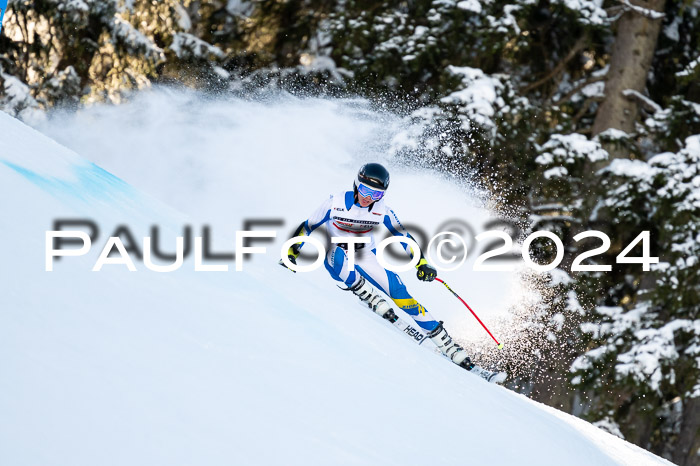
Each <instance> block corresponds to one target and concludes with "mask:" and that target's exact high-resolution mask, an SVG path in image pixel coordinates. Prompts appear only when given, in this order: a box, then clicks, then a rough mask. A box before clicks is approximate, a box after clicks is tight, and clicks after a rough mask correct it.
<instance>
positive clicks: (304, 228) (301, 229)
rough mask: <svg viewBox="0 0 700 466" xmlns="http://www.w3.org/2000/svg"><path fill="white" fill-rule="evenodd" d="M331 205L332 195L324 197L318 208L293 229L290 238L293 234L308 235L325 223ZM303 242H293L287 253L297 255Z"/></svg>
mask: <svg viewBox="0 0 700 466" xmlns="http://www.w3.org/2000/svg"><path fill="white" fill-rule="evenodd" d="M332 205H333V196H330V197H329V198H328V199H326V200H325V201H324V202H323V204H321V205H320V206H319V207H318V209H316V210H315V211H314V213H312V214H311V216H310V217H309V218H308V219H306V220H304V221H303V222H301V224H300V225H299V226H298V227H297V229H296V230H294V234H293V235H292V238H293V237H295V236H309V235H310V234H311V233H312V232H313V231H314V230H315V229H316V228H318V227H320V226H321V225H323V224H324V223H326V222H327V221H328V220H329V219H330V218H331V207H332ZM303 245H304V243H296V244H293V245H292V246H291V247H290V248H289V254H290V255H293V256H294V257H296V256H298V255H299V252H300V250H301V247H302V246H303Z"/></svg>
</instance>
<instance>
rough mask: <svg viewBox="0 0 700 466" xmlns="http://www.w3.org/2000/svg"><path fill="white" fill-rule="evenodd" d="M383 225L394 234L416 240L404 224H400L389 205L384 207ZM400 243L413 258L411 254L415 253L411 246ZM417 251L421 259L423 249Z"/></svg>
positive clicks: (422, 257)
mask: <svg viewBox="0 0 700 466" xmlns="http://www.w3.org/2000/svg"><path fill="white" fill-rule="evenodd" d="M384 226H385V227H386V228H387V229H388V230H389V232H390V233H391V234H392V235H394V236H404V237H406V238H410V239H412V240H413V241H416V240H415V238H413V236H411V234H410V233H409V232H408V230H406V228H404V226H403V225H402V224H401V222H400V221H399V218H398V217H397V216H396V213H395V212H394V210H393V209H391V208H389V207H387V208H386V215H384ZM416 243H417V241H416ZM401 245H402V246H403V248H404V250H405V251H406V253H407V254H408V255H409V256H410V257H411V259H413V256H414V254H415V251H414V250H413V248H411V247H410V246H409V245H408V244H406V243H401ZM418 252H419V253H420V257H421V260H423V259H424V256H423V251H421V250H418Z"/></svg>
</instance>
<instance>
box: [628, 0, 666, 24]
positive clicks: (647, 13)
mask: <svg viewBox="0 0 700 466" xmlns="http://www.w3.org/2000/svg"><path fill="white" fill-rule="evenodd" d="M617 1H618V2H620V3H621V4H622V5H623V8H624V9H625V10H626V11H634V12H635V13H638V14H640V15H642V16H644V17H647V18H649V19H652V20H657V19H661V18H664V17H666V14H664V13H661V12H660V11H654V10H650V9H648V8H642V7H641V6H638V5H632V4H631V3H630V2H629V0H617Z"/></svg>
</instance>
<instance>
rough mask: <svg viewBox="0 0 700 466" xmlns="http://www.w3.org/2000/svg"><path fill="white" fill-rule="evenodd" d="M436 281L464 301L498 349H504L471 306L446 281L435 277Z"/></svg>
mask: <svg viewBox="0 0 700 466" xmlns="http://www.w3.org/2000/svg"><path fill="white" fill-rule="evenodd" d="M435 280H437V281H439V282H440V283H442V284H443V285H445V288H447V289H448V290H450V292H451V293H452V294H453V295H455V297H456V298H457V299H459V300H460V301H462V304H464V305H465V306H467V309H469V311H470V312H471V313H472V315H473V316H474V317H476V320H478V321H479V323H480V324H481V326H482V327H484V330H486V331H487V332H488V334H489V335H490V336H491V338H493V341H495V342H496V344H497V345H498V349H503V343H499V342H498V340H496V337H494V336H493V334H492V333H491V332H490V331H489V329H487V328H486V325H484V323H483V322H482V321H481V319H479V316H478V315H476V313H475V312H474V311H473V310H472V308H471V307H469V304H467V303H466V302H465V301H464V300H463V299H462V298H460V297H459V295H458V294H457V293H455V292H454V290H453V289H452V288H450V285H448V284H447V283H445V282H444V281H442V280H440V279H439V278H437V277H435Z"/></svg>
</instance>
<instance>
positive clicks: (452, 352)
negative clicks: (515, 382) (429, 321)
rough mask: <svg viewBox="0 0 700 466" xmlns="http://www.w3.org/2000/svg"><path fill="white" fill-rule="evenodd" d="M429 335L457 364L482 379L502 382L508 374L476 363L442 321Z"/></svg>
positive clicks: (443, 352)
mask: <svg viewBox="0 0 700 466" xmlns="http://www.w3.org/2000/svg"><path fill="white" fill-rule="evenodd" d="M428 337H429V338H430V339H431V340H432V341H433V343H435V346H437V347H438V349H439V350H440V351H441V352H442V354H444V355H445V356H447V357H448V358H450V359H451V360H452V362H454V363H455V364H457V365H458V366H460V367H463V368H465V369H466V370H468V371H469V372H471V373H472V374H474V375H478V376H479V377H481V378H482V379H485V380H486V381H488V382H492V383H502V382H503V381H504V380H505V379H506V374H505V373H503V372H491V371H487V370H486V369H483V368H481V367H479V366H477V365H476V364H474V363H473V362H472V361H471V359H469V356H467V352H466V351H465V350H464V348H462V347H461V346H459V345H458V344H457V343H455V342H454V340H452V337H450V335H449V334H448V333H447V330H445V327H444V326H443V325H442V321H440V322H439V323H438V326H437V327H435V328H434V329H433V330H431V331H430V332H428Z"/></svg>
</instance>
